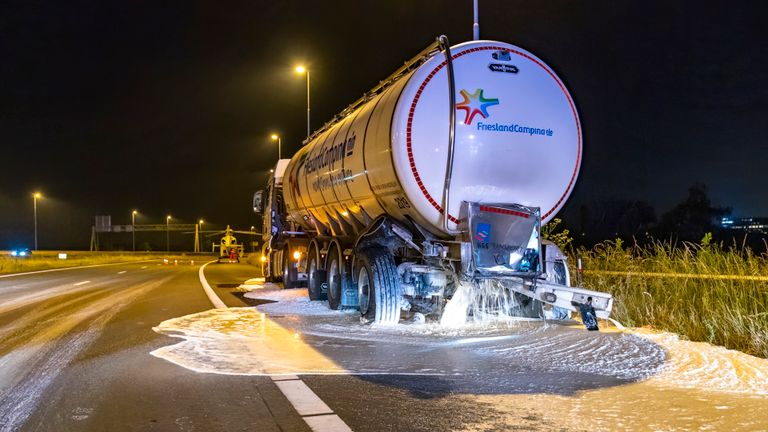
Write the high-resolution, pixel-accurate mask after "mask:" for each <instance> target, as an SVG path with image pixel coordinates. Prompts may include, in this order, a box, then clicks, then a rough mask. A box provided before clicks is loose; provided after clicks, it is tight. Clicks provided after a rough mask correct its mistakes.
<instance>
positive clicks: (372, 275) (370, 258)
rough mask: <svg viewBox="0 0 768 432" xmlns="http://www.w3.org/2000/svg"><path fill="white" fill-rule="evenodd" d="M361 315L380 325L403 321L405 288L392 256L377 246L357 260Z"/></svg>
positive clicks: (366, 250) (356, 271)
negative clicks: (402, 298)
mask: <svg viewBox="0 0 768 432" xmlns="http://www.w3.org/2000/svg"><path fill="white" fill-rule="evenodd" d="M355 278H356V279H355V283H356V284H357V292H358V299H359V301H360V306H359V307H360V314H361V315H362V316H364V317H366V318H368V319H372V320H373V321H374V322H377V323H384V324H397V322H398V321H400V298H401V297H402V287H401V286H400V280H399V279H398V276H397V267H396V266H395V261H394V259H393V257H392V253H391V252H389V250H387V249H385V248H379V247H373V248H367V249H364V250H362V251H360V252H359V253H358V254H357V256H356V259H355Z"/></svg>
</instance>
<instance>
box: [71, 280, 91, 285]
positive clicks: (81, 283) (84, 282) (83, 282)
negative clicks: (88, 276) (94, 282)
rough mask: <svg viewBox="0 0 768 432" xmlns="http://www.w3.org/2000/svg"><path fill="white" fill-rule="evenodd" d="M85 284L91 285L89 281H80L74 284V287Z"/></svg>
mask: <svg viewBox="0 0 768 432" xmlns="http://www.w3.org/2000/svg"><path fill="white" fill-rule="evenodd" d="M87 283H91V281H82V282H78V283H76V284H74V285H75V286H80V285H85V284H87Z"/></svg>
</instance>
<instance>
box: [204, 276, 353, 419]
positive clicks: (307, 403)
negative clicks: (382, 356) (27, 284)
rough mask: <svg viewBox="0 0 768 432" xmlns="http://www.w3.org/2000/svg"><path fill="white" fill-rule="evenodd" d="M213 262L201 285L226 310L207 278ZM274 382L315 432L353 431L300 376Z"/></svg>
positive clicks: (282, 377)
mask: <svg viewBox="0 0 768 432" xmlns="http://www.w3.org/2000/svg"><path fill="white" fill-rule="evenodd" d="M212 262H213V261H209V262H207V263H205V264H203V265H202V266H200V270H199V271H198V276H199V277H200V285H202V286H203V291H205V294H206V295H207V296H208V299H209V300H210V301H211V304H213V307H215V308H216V309H226V308H227V305H226V304H224V302H223V301H221V299H220V298H219V296H217V295H216V293H215V292H214V291H213V289H212V288H211V285H210V284H209V283H208V280H207V279H206V278H205V267H206V266H207V265H208V264H210V263H212ZM272 382H274V383H275V385H276V386H277V388H278V389H280V391H281V392H282V393H283V395H285V397H286V399H288V402H290V403H291V405H293V407H294V408H295V409H296V411H297V412H298V413H299V415H300V416H301V418H302V419H304V422H306V423H307V425H308V426H309V427H310V429H312V430H313V431H314V432H352V429H351V428H350V427H349V426H347V424H346V423H344V420H342V419H341V417H339V416H338V415H336V414H334V412H333V410H332V409H331V408H330V407H329V406H328V405H326V404H325V402H323V400H322V399H320V397H318V396H317V395H316V394H315V392H313V391H312V389H311V388H309V386H307V385H306V384H305V383H304V381H302V380H301V379H300V378H299V377H298V376H296V375H276V376H273V377H272Z"/></svg>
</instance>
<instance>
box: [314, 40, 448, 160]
mask: <svg viewBox="0 0 768 432" xmlns="http://www.w3.org/2000/svg"><path fill="white" fill-rule="evenodd" d="M440 37H443V36H440ZM440 37H438V38H437V39H436V40H435V42H432V43H431V44H430V45H429V46H428V47H426V48H424V49H423V50H421V52H419V53H418V54H416V55H415V56H414V57H413V58H411V59H410V60H408V61H406V62H405V63H403V65H402V66H400V68H399V69H397V70H396V71H395V72H393V73H392V74H390V75H389V76H388V77H386V78H385V79H383V80H381V81H379V83H378V84H377V85H376V86H375V87H373V88H372V89H371V90H368V92H366V93H365V94H364V95H363V97H361V98H360V99H358V100H356V101H355V102H353V103H351V104H350V105H349V106H348V107H346V108H344V110H343V111H341V112H340V113H338V114H336V115H335V116H333V118H332V119H331V120H329V121H327V122H325V124H324V125H323V126H322V127H321V128H320V129H317V130H316V131H314V132H312V135H310V136H309V137H308V138H307V139H305V140H304V141H303V144H304V145H307V144H308V143H310V142H311V141H312V140H313V139H315V137H317V136H318V135H320V134H321V133H323V132H325V131H326V130H328V129H329V128H331V127H333V125H335V124H336V123H338V122H340V121H341V120H343V119H344V118H345V117H346V116H347V115H349V114H350V113H352V112H353V111H354V110H356V109H357V108H358V107H360V106H361V105H363V104H364V103H366V102H368V101H369V100H371V98H373V97H374V96H376V95H378V94H379V93H381V92H382V91H383V90H384V89H386V88H387V87H389V86H391V85H392V84H394V83H395V82H396V81H397V80H399V79H400V78H402V77H403V76H404V75H405V73H406V72H409V71H411V70H412V69H413V68H416V67H418V66H421V64H422V63H424V62H425V61H426V60H427V59H428V58H429V57H431V56H432V55H433V54H434V53H435V52H437V51H439V47H440V42H439V41H440Z"/></svg>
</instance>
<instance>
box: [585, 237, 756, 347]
mask: <svg viewBox="0 0 768 432" xmlns="http://www.w3.org/2000/svg"><path fill="white" fill-rule="evenodd" d="M577 254H578V255H579V256H581V257H582V259H583V261H584V271H585V273H584V286H586V287H589V288H592V289H596V290H600V291H607V292H610V293H612V294H613V295H614V298H615V303H614V309H613V313H612V315H613V317H614V318H616V319H617V320H619V321H620V322H622V323H624V324H625V325H629V326H636V327H638V326H650V327H653V328H657V329H662V330H667V331H671V332H675V333H678V334H680V335H683V336H685V337H687V338H689V339H690V340H693V341H705V342H709V343H712V344H716V345H721V346H724V347H726V348H731V349H737V350H740V351H743V352H746V353H748V354H752V355H756V356H760V357H763V358H768V281H765V280H749V279H745V278H742V277H743V276H752V277H754V276H758V277H766V276H768V255H766V254H765V253H763V254H760V255H757V254H755V253H753V252H752V251H751V250H750V249H739V248H736V247H731V248H724V247H722V246H721V245H716V244H709V241H708V239H707V238H705V239H704V241H703V242H702V244H701V245H696V244H689V243H686V244H683V245H675V246H673V245H671V244H669V243H664V242H655V243H652V244H650V245H647V246H637V245H634V246H629V247H627V246H624V245H623V244H622V242H621V241H620V240H617V241H609V242H604V243H602V244H599V245H597V246H595V247H594V248H593V249H591V250H586V249H581V250H579V251H578V252H577ZM570 261H571V264H574V263H575V261H576V260H574V259H571V260H570ZM572 271H575V269H572ZM602 271H608V272H619V273H622V274H605V273H601V272H602ZM649 273H654V274H655V275H649ZM573 274H575V273H573ZM684 275H691V276H684ZM707 275H718V277H721V278H722V277H723V276H722V275H729V277H727V278H722V279H715V278H709V277H708V276H707ZM730 276H733V277H730Z"/></svg>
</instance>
